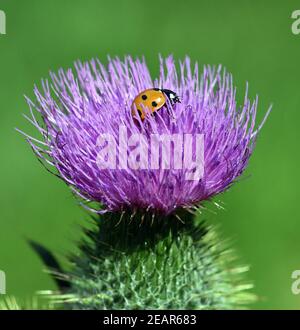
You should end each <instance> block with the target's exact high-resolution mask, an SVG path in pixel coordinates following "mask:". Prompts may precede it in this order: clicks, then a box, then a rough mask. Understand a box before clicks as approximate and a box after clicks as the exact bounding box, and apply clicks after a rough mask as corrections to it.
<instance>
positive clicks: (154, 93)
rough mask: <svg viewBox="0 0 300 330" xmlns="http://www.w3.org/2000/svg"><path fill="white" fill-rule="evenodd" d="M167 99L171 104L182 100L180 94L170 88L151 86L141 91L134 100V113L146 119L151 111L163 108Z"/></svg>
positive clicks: (132, 109) (132, 108)
mask: <svg viewBox="0 0 300 330" xmlns="http://www.w3.org/2000/svg"><path fill="white" fill-rule="evenodd" d="M167 99H169V101H170V102H171V104H174V103H177V102H180V99H179V97H178V95H177V94H176V93H175V92H173V91H171V90H169V89H160V88H150V89H146V90H144V91H142V92H141V93H139V94H138V95H137V96H136V97H135V99H134V100H133V102H132V107H131V111H132V115H133V116H134V117H136V116H137V115H139V116H140V118H141V120H144V119H145V118H146V115H147V110H148V111H149V113H154V112H156V111H158V110H159V109H161V108H162V107H163V106H164V105H165V104H166V102H167Z"/></svg>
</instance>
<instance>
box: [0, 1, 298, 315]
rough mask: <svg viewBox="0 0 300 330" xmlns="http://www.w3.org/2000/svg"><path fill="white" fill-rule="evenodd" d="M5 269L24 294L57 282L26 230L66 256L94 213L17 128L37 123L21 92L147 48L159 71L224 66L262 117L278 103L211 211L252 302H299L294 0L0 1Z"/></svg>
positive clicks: (0, 245)
mask: <svg viewBox="0 0 300 330" xmlns="http://www.w3.org/2000/svg"><path fill="white" fill-rule="evenodd" d="M0 9H2V10H4V11H5V13H6V17H7V34H6V35H0V101H1V102H0V108H1V117H0V147H1V152H2V155H1V163H0V173H1V189H0V203H1V204H0V269H2V270H4V271H5V272H6V273H7V291H8V293H9V294H14V295H16V296H18V297H28V296H30V295H31V294H32V293H33V292H35V291H37V290H42V289H53V288H54V283H53V282H52V280H51V279H50V278H49V276H48V275H47V274H45V273H44V272H43V271H42V263H41V262H40V260H39V259H38V258H37V256H36V255H35V254H34V253H33V252H32V251H31V250H30V248H29V247H28V245H27V244H26V238H27V237H30V238H33V239H35V240H38V241H40V242H42V243H43V244H44V245H46V246H47V247H49V248H51V249H52V250H53V251H55V252H56V253H59V254H62V255H63V254H64V253H65V252H66V251H72V250H73V249H74V242H75V241H76V240H77V239H78V236H79V235H80V227H79V224H83V223H85V222H86V221H87V220H88V218H89V217H88V215H87V214H86V213H85V212H84V211H82V210H81V209H80V208H79V206H78V205H77V204H76V202H75V201H74V199H73V197H72V195H71V193H70V191H69V189H68V188H67V187H66V186H65V185H64V184H63V183H62V182H60V181H58V180H57V179H56V178H55V177H54V176H51V175H49V174H48V173H46V171H45V170H44V169H43V168H42V166H41V165H40V164H39V163H38V161H37V160H36V159H35V157H34V156H33V154H32V152H31V150H30V148H29V146H28V145H27V144H26V143H25V142H24V140H23V139H22V137H21V136H20V135H19V134H18V133H17V132H16V131H14V127H19V128H22V129H23V130H26V132H29V133H32V134H34V133H35V131H34V129H33V128H32V127H31V126H29V124H27V123H26V121H25V119H24V118H22V113H28V109H27V106H26V104H25V101H24V98H23V94H26V95H28V96H29V97H31V96H32V95H33V94H32V89H33V84H34V83H35V82H39V81H40V79H41V78H42V77H47V75H48V71H49V70H50V69H51V70H57V69H58V68H60V67H63V68H68V67H70V66H72V63H73V61H74V60H76V59H78V58H80V59H82V60H87V59H90V58H92V57H96V56H97V57H99V58H100V59H101V60H103V61H104V62H106V56H107V54H109V55H112V56H114V55H119V56H123V55H124V54H131V55H133V56H137V55H145V57H146V60H147V62H148V64H149V67H150V68H151V70H152V73H153V75H155V74H156V73H157V72H158V53H161V54H163V55H168V54H170V53H172V54H174V56H175V57H176V58H182V57H183V56H184V55H186V54H188V55H189V56H190V57H191V59H192V60H193V61H195V60H197V61H199V63H200V65H202V64H219V63H221V64H223V65H224V66H225V67H226V68H227V69H228V70H229V71H230V72H232V73H233V76H234V79H235V83H236V85H237V87H238V91H239V95H240V98H242V96H243V93H244V89H245V83H246V81H248V82H249V85H250V95H251V97H254V96H255V95H256V93H257V94H259V96H260V103H259V113H258V117H259V119H261V118H262V117H263V115H264V112H265V111H266V110H267V108H268V106H269V105H270V104H271V103H273V111H272V113H271V116H270V117H269V119H268V121H267V123H266V125H265V127H264V129H263V131H262V133H261V135H260V137H259V140H258V142H257V148H256V151H255V153H254V155H253V157H252V159H251V161H250V166H249V168H248V170H247V173H246V174H245V175H244V178H245V180H241V181H240V182H239V183H238V184H236V185H235V186H234V187H233V188H232V189H231V190H230V191H229V192H227V193H226V194H224V195H222V196H220V199H221V200H222V201H223V202H224V203H225V210H224V211H218V212H217V214H211V215H209V216H208V217H209V221H211V222H213V223H217V224H221V230H222V232H223V233H222V234H223V236H224V237H231V238H233V241H234V247H235V249H236V250H237V251H238V253H239V255H240V256H241V260H242V262H244V263H247V264H250V265H251V271H250V274H249V279H251V280H253V281H254V283H255V286H256V289H255V290H256V293H257V294H258V295H259V296H260V301H259V302H257V304H256V305H255V307H256V308H285V309H286V308H292V309H298V308H300V296H297V295H293V294H292V292H291V284H292V279H291V273H292V271H293V270H295V269H300V239H299V237H300V219H299V215H298V216H297V214H299V210H298V209H297V207H298V206H299V205H298V203H299V201H298V196H299V186H298V184H299V183H300V181H299V179H300V174H299V173H300V172H298V169H299V167H300V154H299V146H298V143H299V142H298V141H299V139H300V130H299V124H300V122H299V121H300V82H299V77H300V62H299V59H300V35H294V34H292V31H291V24H292V22H293V21H292V19H291V13H292V12H293V11H294V10H295V9H300V4H299V1H291V0H289V1H286V2H283V1H280V2H279V1H276V2H274V1H263V2H262V1H258V0H256V1H253V0H252V1H250V0H249V1H239V2H238V1H213V0H210V1H200V0H195V1H192V0H185V1H180V0H178V1H177V0H176V1H163V0H160V1H158V0H147V1H144V0H126V1H122V0H115V1H103V0H85V1H83V0H80V1H78V0H77V1H74V0H73V1H71V0H67V1H58V0H51V1H46V0H27V1H16V0H0Z"/></svg>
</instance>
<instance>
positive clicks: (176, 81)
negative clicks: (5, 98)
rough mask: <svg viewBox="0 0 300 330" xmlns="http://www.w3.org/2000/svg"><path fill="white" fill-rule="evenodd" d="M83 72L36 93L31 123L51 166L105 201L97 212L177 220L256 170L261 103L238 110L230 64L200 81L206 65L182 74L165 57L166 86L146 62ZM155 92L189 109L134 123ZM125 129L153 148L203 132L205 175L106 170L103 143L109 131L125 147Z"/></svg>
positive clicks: (92, 66)
mask: <svg viewBox="0 0 300 330" xmlns="http://www.w3.org/2000/svg"><path fill="white" fill-rule="evenodd" d="M75 68H76V74H74V72H73V71H72V70H71V69H69V70H67V71H66V72H64V71H63V70H59V72H58V74H57V75H55V74H51V82H50V83H49V82H48V81H43V82H42V86H43V91H42V92H40V91H39V90H38V88H37V87H35V89H34V93H35V96H36V100H37V102H36V103H33V102H32V101H30V100H29V99H27V102H28V104H29V106H30V112H31V116H32V117H31V118H28V119H29V120H30V122H31V123H32V124H33V125H34V126H35V127H36V128H37V129H38V130H39V132H40V134H41V135H42V141H39V140H37V139H35V138H33V137H30V136H28V135H26V136H27V140H28V142H29V143H30V145H31V146H32V148H33V150H34V152H35V153H36V154H37V156H38V157H39V158H40V159H41V160H42V161H43V163H44V164H46V165H47V166H48V165H51V166H54V167H55V168H56V169H57V175H58V176H59V177H60V178H62V179H63V180H64V181H65V182H66V183H67V184H68V185H69V186H70V187H71V188H72V190H73V191H74V192H75V193H76V194H77V195H78V196H80V198H81V199H82V200H83V201H86V202H93V201H96V202H98V203H100V204H101V207H99V208H98V209H97V210H95V211H96V212H98V213H101V212H107V211H121V210H124V209H127V208H129V209H132V210H136V209H144V210H149V211H152V212H154V213H163V214H169V213H171V212H173V211H174V210H176V209H178V208H182V207H183V208H189V207H193V206H195V205H199V204H201V202H202V201H204V200H207V199H209V198H211V197H213V196H214V195H216V194H218V193H220V192H223V191H224V190H226V189H227V188H228V187H229V186H230V185H231V184H232V183H233V182H234V181H235V179H236V178H237V177H239V176H240V175H241V174H242V172H243V171H244V169H245V168H246V166H247V163H248V160H249V157H250V155H251V153H252V151H253V148H254V142H255V138H256V136H257V133H258V132H259V130H260V128H261V126H262V124H261V125H260V126H259V127H258V128H257V129H255V116H256V109H257V101H258V100H257V98H256V100H255V101H254V102H253V103H251V102H250V100H249V99H248V96H247V90H246V95H245V99H244V104H243V105H242V106H241V107H237V105H236V100H235V95H236V90H235V88H234V86H233V82H232V77H231V75H230V74H228V73H226V72H225V71H222V70H221V67H218V68H217V69H216V68H211V67H204V71H203V74H202V75H201V76H199V73H198V65H197V64H196V65H195V67H194V68H192V67H191V64H190V60H189V59H188V58H186V59H185V61H184V62H182V63H180V70H179V72H177V69H176V67H175V64H174V60H173V58H172V57H168V58H167V59H166V60H163V59H161V63H160V75H159V79H157V80H154V81H153V80H152V78H151V76H150V73H149V70H148V68H147V65H146V63H145V61H144V60H142V61H141V60H138V59H137V60H133V59H132V58H131V57H126V58H125V60H124V62H123V61H121V60H119V59H118V58H116V59H109V63H108V66H107V68H105V67H104V66H103V65H102V64H101V63H100V62H99V61H98V60H92V61H91V62H90V63H80V62H77V63H76V64H75ZM152 87H158V88H165V89H169V90H172V91H175V92H176V94H177V95H178V96H179V97H180V100H181V103H176V104H174V105H171V104H170V102H167V106H165V107H164V108H163V109H162V110H160V111H158V112H157V113H156V114H155V116H149V117H147V118H146V120H145V121H143V122H142V121H141V120H139V119H134V118H133V116H132V101H133V100H134V98H135V97H136V95H137V94H139V93H140V92H141V91H143V90H146V89H149V88H152ZM34 109H35V110H37V111H38V112H39V113H40V115H41V117H42V119H43V123H44V125H42V124H40V123H39V122H38V120H37V119H36V116H35V115H34ZM265 118H266V117H265ZM120 125H123V126H125V127H126V130H127V134H128V136H129V137H130V136H132V135H133V134H141V133H142V134H143V135H144V136H145V137H146V138H145V141H146V142H145V141H144V142H145V143H150V140H149V139H150V135H151V134H153V133H156V134H160V135H161V134H192V135H195V134H203V136H204V164H203V165H204V175H203V177H201V178H200V179H199V180H186V178H185V174H186V172H187V169H184V168H183V169H175V168H174V166H171V167H170V168H169V169H162V168H161V167H160V168H159V169H151V168H145V169H132V168H126V169H119V168H116V169H111V168H106V169H101V168H99V166H98V164H97V155H98V154H99V152H100V151H101V150H103V146H100V145H98V143H97V141H98V138H99V135H100V134H108V133H109V134H111V135H112V136H114V137H115V139H116V140H118V139H119V127H120ZM119 142H120V141H119ZM141 143H142V142H141ZM132 149H133V148H132ZM119 150H120V147H119V146H117V151H119ZM128 152H130V150H129V151H128ZM127 156H128V154H127ZM148 156H149V157H150V156H151V150H150V151H148ZM193 156H195V155H193ZM160 157H161V156H160ZM120 161H121V160H120V158H119V159H118V160H117V162H118V163H120ZM84 204H85V205H86V206H87V203H84Z"/></svg>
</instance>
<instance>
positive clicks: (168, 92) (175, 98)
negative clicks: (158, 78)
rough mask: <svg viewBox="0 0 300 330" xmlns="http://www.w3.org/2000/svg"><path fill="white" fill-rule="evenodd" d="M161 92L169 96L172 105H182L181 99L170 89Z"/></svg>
mask: <svg viewBox="0 0 300 330" xmlns="http://www.w3.org/2000/svg"><path fill="white" fill-rule="evenodd" d="M161 91H162V92H163V93H164V94H165V95H166V96H167V98H168V99H169V100H170V102H171V104H175V103H180V98H179V96H178V95H177V94H176V93H175V92H173V91H171V90H170V89H161Z"/></svg>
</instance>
